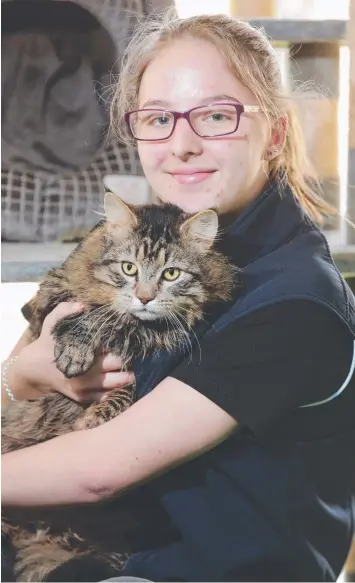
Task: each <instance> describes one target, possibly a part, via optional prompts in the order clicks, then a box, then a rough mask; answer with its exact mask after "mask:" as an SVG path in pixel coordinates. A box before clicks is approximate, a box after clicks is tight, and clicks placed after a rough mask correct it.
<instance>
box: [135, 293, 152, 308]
mask: <svg viewBox="0 0 355 583" xmlns="http://www.w3.org/2000/svg"><path fill="white" fill-rule="evenodd" d="M137 298H138V299H139V300H140V301H141V302H142V304H143V305H144V306H145V305H147V304H148V303H149V302H151V301H152V300H154V296H152V295H149V296H143V295H140V296H139V295H138V294H137Z"/></svg>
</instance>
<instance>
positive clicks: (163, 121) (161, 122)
mask: <svg viewBox="0 0 355 583" xmlns="http://www.w3.org/2000/svg"><path fill="white" fill-rule="evenodd" d="M169 122H170V119H169V118H168V117H166V116H160V117H155V118H153V119H152V125H157V126H166V125H168V123H169Z"/></svg>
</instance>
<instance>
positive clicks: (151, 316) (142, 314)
mask: <svg viewBox="0 0 355 583" xmlns="http://www.w3.org/2000/svg"><path fill="white" fill-rule="evenodd" d="M133 315H134V316H135V317H136V318H138V319H139V320H145V321H146V320H150V321H152V320H159V317H160V316H158V314H155V313H154V312H148V311H145V310H144V311H143V310H142V311H137V312H133Z"/></svg>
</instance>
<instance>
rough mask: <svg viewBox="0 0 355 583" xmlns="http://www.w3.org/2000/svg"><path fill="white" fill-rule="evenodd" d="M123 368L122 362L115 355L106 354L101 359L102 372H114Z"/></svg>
mask: <svg viewBox="0 0 355 583" xmlns="http://www.w3.org/2000/svg"><path fill="white" fill-rule="evenodd" d="M121 368H122V360H121V359H120V358H118V356H115V355H114V354H111V353H108V354H105V355H104V356H103V357H102V358H101V359H100V370H101V372H110V371H112V370H116V371H117V370H120V369H121Z"/></svg>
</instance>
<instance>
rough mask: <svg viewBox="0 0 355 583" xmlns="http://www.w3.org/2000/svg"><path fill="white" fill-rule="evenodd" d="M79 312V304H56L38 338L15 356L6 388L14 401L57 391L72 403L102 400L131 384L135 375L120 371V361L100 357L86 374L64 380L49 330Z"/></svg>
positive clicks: (108, 356) (107, 356) (108, 355)
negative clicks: (63, 319)
mask: <svg viewBox="0 0 355 583" xmlns="http://www.w3.org/2000/svg"><path fill="white" fill-rule="evenodd" d="M81 309H82V307H81V305H80V304H77V303H74V302H65V303H61V304H59V305H58V306H57V307H56V308H55V309H54V310H53V311H52V312H51V313H50V314H49V315H48V316H47V318H46V319H45V321H44V322H43V327H42V332H41V335H40V337H39V338H38V339H37V340H35V341H34V342H32V343H31V344H28V345H27V346H25V347H24V348H22V350H21V351H20V352H19V354H18V359H17V360H16V362H14V363H13V364H12V365H11V366H10V368H9V370H8V382H9V386H10V388H11V390H12V392H13V394H14V396H15V398H16V399H19V400H21V399H36V398H38V397H41V396H43V395H45V394H46V393H50V392H55V391H58V392H60V393H62V394H64V395H67V396H68V397H70V398H71V399H74V400H75V401H81V402H82V401H101V400H102V399H104V398H105V396H106V395H107V393H108V392H109V391H110V390H112V389H115V388H119V387H122V386H124V385H127V384H129V383H133V382H134V375H133V373H130V372H121V371H120V368H121V366H122V364H121V361H120V359H119V358H117V357H116V356H114V355H112V354H101V355H99V356H98V357H97V359H96V360H95V362H94V364H93V366H92V367H91V368H90V370H88V371H87V372H86V373H85V374H83V375H81V376H79V377H75V378H71V379H67V378H66V377H65V376H64V375H63V374H62V373H61V372H60V371H59V370H58V369H57V367H56V364H55V360H54V339H53V337H52V334H51V331H52V329H53V327H54V325H55V324H56V322H57V321H58V320H61V319H62V318H64V317H65V316H68V315H70V314H73V313H75V312H78V311H80V310H81Z"/></svg>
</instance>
